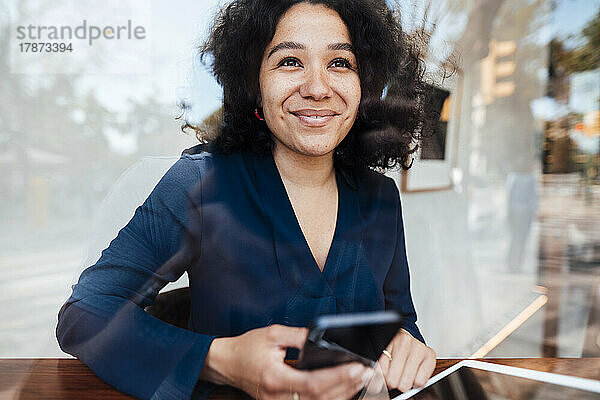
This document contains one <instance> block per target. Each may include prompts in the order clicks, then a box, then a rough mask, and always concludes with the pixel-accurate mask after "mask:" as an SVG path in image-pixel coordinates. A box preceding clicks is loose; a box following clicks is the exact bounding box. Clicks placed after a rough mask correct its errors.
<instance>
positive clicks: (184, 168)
mask: <svg viewBox="0 0 600 400" xmlns="http://www.w3.org/2000/svg"><path fill="white" fill-rule="evenodd" d="M188 150H189V149H188ZM212 164H213V154H212V153H210V152H207V151H202V152H195V153H189V152H187V150H186V151H184V152H183V153H182V154H181V156H180V157H179V159H177V161H176V162H175V163H174V164H173V165H172V166H171V167H170V168H169V169H168V170H167V172H166V173H165V174H164V175H163V176H162V178H161V179H160V181H159V182H158V184H157V185H156V186H155V187H154V190H153V192H152V195H151V197H155V198H161V199H163V200H167V201H168V199H172V200H174V201H176V200H178V198H180V197H182V196H183V197H188V196H189V195H192V194H193V192H194V190H195V188H197V187H198V186H199V185H200V183H201V181H202V176H203V175H205V174H206V173H207V171H208V170H209V169H210V168H211V167H212Z"/></svg>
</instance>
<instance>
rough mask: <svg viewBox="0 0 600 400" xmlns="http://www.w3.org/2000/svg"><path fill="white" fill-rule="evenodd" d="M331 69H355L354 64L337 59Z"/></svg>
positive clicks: (343, 59)
mask: <svg viewBox="0 0 600 400" xmlns="http://www.w3.org/2000/svg"><path fill="white" fill-rule="evenodd" d="M330 67H333V68H347V69H352V70H353V69H354V68H353V67H352V64H350V61H348V60H346V59H345V58H336V59H335V60H333V61H332V62H331V64H330Z"/></svg>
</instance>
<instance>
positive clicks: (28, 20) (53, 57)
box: [9, 0, 152, 74]
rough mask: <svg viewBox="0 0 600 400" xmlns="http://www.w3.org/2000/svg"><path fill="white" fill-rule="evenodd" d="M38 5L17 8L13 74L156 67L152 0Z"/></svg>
mask: <svg viewBox="0 0 600 400" xmlns="http://www.w3.org/2000/svg"><path fill="white" fill-rule="evenodd" d="M9 1H11V0H9ZM12 1H13V2H16V1H19V0H12ZM15 4H17V3H15ZM32 5H33V7H32V8H31V9H27V10H25V11H23V10H22V9H20V8H19V7H16V6H14V7H12V8H11V11H12V12H11V15H10V17H11V26H10V65H11V73H17V74H88V73H92V74H94V73H109V74H121V73H124V74H131V73H134V74H137V73H149V72H150V68H151V51H150V49H151V47H150V46H151V45H150V39H151V37H152V35H151V29H150V23H151V21H152V20H151V13H150V7H149V2H147V1H143V0H127V1H123V0H86V1H85V2H81V1H78V0H61V1H60V2H57V3H55V4H53V5H49V4H48V3H45V2H41V3H39V4H38V3H32Z"/></svg>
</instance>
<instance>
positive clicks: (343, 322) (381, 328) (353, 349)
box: [296, 311, 402, 370]
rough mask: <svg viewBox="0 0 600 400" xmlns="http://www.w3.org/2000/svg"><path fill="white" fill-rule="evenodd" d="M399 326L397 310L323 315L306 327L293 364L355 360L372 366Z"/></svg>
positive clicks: (301, 366) (320, 364) (323, 364)
mask: <svg viewBox="0 0 600 400" xmlns="http://www.w3.org/2000/svg"><path fill="white" fill-rule="evenodd" d="M401 327H402V316H401V315H400V314H399V313H398V312H396V311H372V312H364V313H350V314H334V315H322V316H319V317H317V318H316V319H315V320H314V321H313V323H312V324H311V325H310V327H309V332H308V336H307V338H306V342H305V343H304V346H303V347H302V349H301V350H300V357H299V359H298V362H297V363H296V368H299V369H306V370H312V369H317V368H324V367H332V366H335V365H339V364H343V363H347V362H352V361H357V362H359V363H361V364H364V365H366V366H369V367H373V366H374V365H375V363H376V361H377V359H378V358H379V356H380V355H381V352H382V351H383V349H385V346H387V345H388V343H389V342H390V341H391V340H392V338H393V337H394V335H396V333H397V332H398V330H399V329H400V328H401Z"/></svg>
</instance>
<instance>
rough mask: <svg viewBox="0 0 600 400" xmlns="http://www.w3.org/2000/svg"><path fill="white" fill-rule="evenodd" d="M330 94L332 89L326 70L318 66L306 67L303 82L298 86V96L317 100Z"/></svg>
mask: <svg viewBox="0 0 600 400" xmlns="http://www.w3.org/2000/svg"><path fill="white" fill-rule="evenodd" d="M331 95H332V89H331V85H330V84H329V80H328V77H327V71H323V70H322V69H320V68H311V69H307V70H306V72H305V79H304V82H303V83H302V85H301V86H300V96H302V97H306V98H312V99H314V100H317V101H318V100H323V99H325V98H328V97H331Z"/></svg>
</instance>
